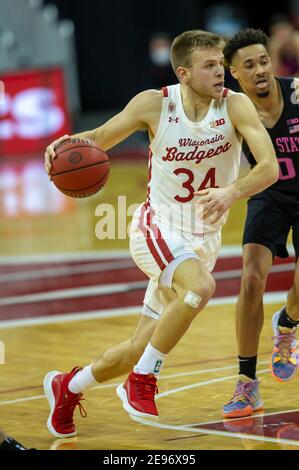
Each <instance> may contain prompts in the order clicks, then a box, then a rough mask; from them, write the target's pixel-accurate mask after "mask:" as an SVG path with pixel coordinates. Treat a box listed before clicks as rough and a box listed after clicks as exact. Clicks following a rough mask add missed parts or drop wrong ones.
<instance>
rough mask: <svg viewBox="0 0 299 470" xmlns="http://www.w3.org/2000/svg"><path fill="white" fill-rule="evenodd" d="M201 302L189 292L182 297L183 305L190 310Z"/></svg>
mask: <svg viewBox="0 0 299 470" xmlns="http://www.w3.org/2000/svg"><path fill="white" fill-rule="evenodd" d="M201 301H202V298H201V297H200V296H199V295H197V294H195V292H192V291H191V290H188V292H187V294H186V295H185V297H184V303H185V304H187V305H189V306H190V307H192V308H197V307H198V306H199V304H200V302H201Z"/></svg>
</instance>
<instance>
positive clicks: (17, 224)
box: [0, 165, 299, 450]
mask: <svg viewBox="0 0 299 470" xmlns="http://www.w3.org/2000/svg"><path fill="white" fill-rule="evenodd" d="M127 170H128V168H126V171H127ZM124 171H125V170H124V167H121V166H120V165H119V166H117V165H116V166H115V169H114V172H113V176H112V180H113V178H116V179H117V178H119V181H121V184H123V182H124V181H125V180H126V178H124V177H123V174H124ZM129 171H130V174H131V176H132V173H133V176H134V175H135V181H137V185H138V184H139V183H140V184H139V186H140V188H141V187H142V188H144V181H143V179H144V174H143V170H142V171H141V170H140V168H139V167H138V166H136V165H135V166H132V167H131V168H130V169H129ZM112 187H116V186H115V184H114V185H113V184H112ZM131 190H132V188H130V187H129V186H127V187H126V188H123V191H124V193H126V191H127V194H128V198H129V200H133V193H132V194H130V191H131ZM109 195H110V193H109V191H108V192H106V195H105V200H106V199H109V197H110V196H109ZM130 198H131V199H130ZM141 198H142V195H141ZM141 200H142V199H141ZM92 205H95V202H94V201H93V200H92V199H90V200H86V201H79V202H78V203H77V202H76V207H75V209H74V210H73V209H70V208H68V210H67V211H66V212H65V213H63V214H56V215H55V214H54V215H50V216H49V215H47V216H46V215H39V216H35V217H30V216H29V217H27V218H25V217H24V214H21V215H20V216H19V217H16V218H12V217H7V218H6V219H4V223H3V224H2V225H1V227H0V242H1V243H0V256H1V257H0V340H1V341H2V343H0V345H1V344H2V346H4V347H5V364H2V365H0V372H1V374H0V428H3V429H4V430H5V431H6V432H8V433H10V434H12V435H14V436H15V437H16V438H17V439H18V440H20V441H21V442H23V443H24V444H25V445H27V446H28V447H32V446H33V447H36V448H38V449H52V450H75V449H80V450H81V449H111V450H114V449H129V450H132V449H146V450H151V449H157V450H159V449H169V450H178V449H180V450H186V449H189V450H212V449H246V450H251V449H265V450H266V449H273V450H281V449H292V450H297V449H299V398H298V386H299V373H297V375H296V376H295V377H294V379H293V380H291V381H289V382H287V383H279V382H277V381H275V380H274V379H273V377H272V376H271V374H270V372H269V360H270V355H271V350H272V340H271V336H272V331H271V317H272V314H273V313H274V312H275V311H276V310H277V309H278V308H279V307H280V306H282V305H283V303H284V298H285V293H286V291H287V290H288V288H289V287H290V285H291V284H292V271H293V269H294V260H293V258H289V259H287V260H284V261H283V262H281V261H280V262H279V261H276V262H275V265H274V266H273V271H272V273H271V275H270V277H269V282H268V285H267V293H266V294H265V325H264V329H263V332H262V338H261V345H260V354H259V364H258V376H259V379H260V382H261V393H262V397H263V400H264V404H265V408H264V412H263V413H261V412H260V413H256V414H255V415H254V416H253V417H250V418H243V419H241V420H226V421H223V420H222V418H221V408H222V406H223V404H224V403H225V402H226V401H227V400H228V399H229V398H230V397H231V395H232V393H233V390H234V386H235V382H236V377H237V372H238V369H237V364H236V344H235V335H234V306H235V302H236V298H237V294H238V291H239V282H240V273H241V258H240V253H241V250H240V239H241V229H242V224H241V223H240V220H242V217H243V215H244V204H243V203H242V204H238V205H236V207H235V208H234V209H233V210H232V212H231V216H230V219H229V222H228V224H227V227H226V229H225V232H224V250H223V251H222V255H221V257H220V259H219V261H218V263H217V265H216V268H215V272H214V275H215V278H216V280H217V291H216V293H215V296H214V298H213V299H212V301H211V302H210V304H209V306H208V307H207V308H206V309H205V310H204V311H203V312H202V313H201V314H200V315H199V316H198V318H197V319H196V320H195V321H194V323H193V325H192V327H191V328H190V329H189V331H188V332H187V334H186V335H185V336H184V338H183V339H182V340H181V342H180V343H179V344H178V345H177V346H176V348H175V349H174V350H173V351H172V353H171V354H170V355H169V356H168V357H167V360H166V362H165V366H164V368H163V370H162V372H161V376H160V379H159V394H158V396H157V405H158V408H159V412H160V419H159V421H151V420H143V419H139V420H138V421H136V420H132V419H131V418H130V417H129V416H128V415H127V413H126V412H125V411H124V410H123V408H122V404H121V403H120V401H119V399H118V397H117V396H116V393H115V388H116V386H117V384H118V383H120V382H121V381H122V380H123V379H124V378H125V376H123V377H120V378H119V379H117V380H113V381H111V382H108V383H105V384H100V385H99V386H97V387H95V388H94V389H92V390H90V391H89V392H88V393H87V394H86V401H85V402H83V404H84V407H85V409H86V411H87V417H86V418H82V417H81V416H80V414H79V413H78V412H76V417H75V421H76V425H77V430H78V436H77V437H75V438H70V439H66V440H64V439H61V440H56V439H55V438H54V437H53V436H52V435H51V434H49V432H48V430H47V428H46V420H47V416H48V404H47V401H46V399H45V398H44V396H43V389H42V381H43V377H44V375H45V374H46V373H47V372H48V371H49V370H52V369H56V370H60V371H68V370H70V369H71V368H72V367H74V366H75V365H86V364H89V363H91V362H92V361H93V360H94V359H96V358H97V357H98V356H99V355H101V353H102V352H103V351H104V350H105V349H106V348H107V347H109V346H110V345H113V344H115V343H117V342H120V341H123V340H125V339H127V338H128V337H129V335H130V333H131V332H132V330H133V329H134V327H135V325H136V322H137V314H138V312H139V311H140V305H141V302H142V297H143V293H144V288H145V282H146V280H145V277H144V276H143V274H142V273H140V272H139V271H138V269H137V268H136V267H135V266H134V263H133V262H132V261H131V259H130V258H129V256H128V253H127V251H123V250H126V248H127V240H123V241H120V240H118V241H117V244H116V245H115V244H114V245H113V246H112V245H111V242H110V241H109V242H107V241H103V240H102V241H99V240H96V239H95V237H94V235H92V234H91V233H93V232H92V230H90V227H94V223H95V221H96V218H95V217H94V218H93V217H92V216H91V215H90V214H94V213H95V212H94V207H93V206H92ZM74 221H75V224H74ZM70 223H72V224H73V225H72V227H73V230H71V228H70ZM76 224H77V225H76ZM74 225H75V227H74ZM82 225H83V227H82ZM13 227H14V228H13ZM52 227H55V229H53V230H52V231H51V228H52ZM86 227H88V230H87V229H86ZM2 242H3V243H2ZM231 245H234V246H233V247H232V246H231ZM236 245H237V248H236V247H235V246H236ZM99 248H100V251H98V249H99ZM116 249H117V251H115V250H116ZM120 250H122V251H120ZM2 349H3V348H2ZM3 352H4V351H3Z"/></svg>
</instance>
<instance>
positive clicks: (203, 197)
mask: <svg viewBox="0 0 299 470" xmlns="http://www.w3.org/2000/svg"><path fill="white" fill-rule="evenodd" d="M194 195H195V196H199V198H198V201H197V204H200V205H202V206H203V217H204V218H207V217H211V218H210V220H209V222H210V223H211V224H213V223H215V222H217V221H218V220H219V219H220V218H221V217H222V215H223V214H224V213H225V212H226V211H227V210H228V209H229V208H230V206H231V205H232V203H233V202H234V200H235V197H234V192H233V190H232V188H231V187H230V186H227V187H226V188H209V189H203V190H201V191H195V192H194Z"/></svg>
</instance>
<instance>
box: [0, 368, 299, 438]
mask: <svg viewBox="0 0 299 470" xmlns="http://www.w3.org/2000/svg"><path fill="white" fill-rule="evenodd" d="M267 362H268V361H261V362H259V365H261V364H263V363H267ZM225 367H226V368H228V367H231V368H237V366H236V365H232V366H225ZM219 369H223V368H215V369H214V372H217V370H219ZM209 370H211V369H209ZM212 370H213V369H212ZM194 372H195V371H190V375H194ZM205 372H207V369H206V370H204V369H203V370H199V372H198V373H205ZM265 373H269V368H267V369H261V370H258V374H265ZM183 374H184V375H186V374H187V373H183ZM174 376H178V374H173V378H174ZM237 377H238V374H234V375H229V376H224V377H217V378H215V379H211V380H206V381H204V382H197V383H195V384H190V385H186V386H184V387H179V388H175V389H170V390H167V391H166V392H163V393H161V394H158V395H157V396H156V399H159V398H163V397H165V396H169V395H171V394H174V393H179V392H182V391H186V390H190V389H192V388H197V387H204V386H206V385H210V384H212V383H217V382H225V381H228V380H232V379H234V378H237ZM166 378H171V375H170V376H169V375H168V376H164V379H166ZM160 379H163V376H161V377H160ZM118 384H119V383H117V384H103V385H97V386H96V387H93V388H92V389H101V388H112V387H116V386H117V385H118ZM92 389H91V390H92ZM43 398H45V396H44V395H36V396H33V397H25V398H18V399H16V400H9V401H2V402H0V406H4V405H11V404H16V403H23V402H26V401H32V400H37V399H43ZM295 411H297V410H286V411H279V412H271V413H264V414H263V416H264V417H265V416H271V415H275V414H283V413H291V412H295ZM256 416H260V415H256ZM129 417H130V418H131V419H132V420H133V421H136V422H138V423H139V424H143V425H146V426H151V427H156V428H160V429H169V430H174V431H183V432H188V433H193V434H205V435H214V436H222V437H231V438H233V439H251V440H255V441H261V442H272V443H275V444H278V445H279V444H286V445H291V446H294V447H298V446H299V441H295V440H294V441H293V440H290V439H283V438H281V439H280V440H279V442H278V439H277V438H274V437H268V436H259V435H253V434H248V433H233V432H229V431H220V430H212V429H208V428H203V427H202V428H201V427H198V424H196V423H195V424H192V425H190V424H187V425H177V426H176V425H171V424H167V423H162V422H156V421H152V420H146V419H144V418H140V417H137V416H134V415H131V414H129ZM222 421H223V420H219V421H212V422H206V423H205V422H202V423H200V424H201V425H208V424H212V423H217V422H222ZM194 426H197V427H196V428H194Z"/></svg>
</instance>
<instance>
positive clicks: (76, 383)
mask: <svg viewBox="0 0 299 470" xmlns="http://www.w3.org/2000/svg"><path fill="white" fill-rule="evenodd" d="M91 366H92V364H90V365H89V366H86V367H84V369H82V370H80V371H79V372H77V374H76V375H74V377H73V378H72V380H71V381H70V383H69V390H70V392H72V393H83V392H84V391H85V390H87V389H89V388H91V387H93V386H94V385H97V383H98V382H97V381H96V379H95V378H94V376H93V375H92V372H91Z"/></svg>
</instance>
